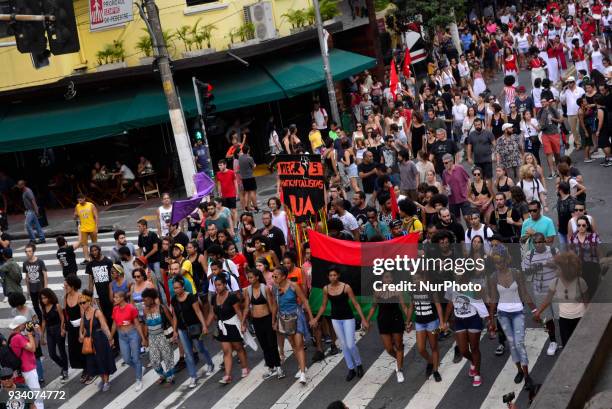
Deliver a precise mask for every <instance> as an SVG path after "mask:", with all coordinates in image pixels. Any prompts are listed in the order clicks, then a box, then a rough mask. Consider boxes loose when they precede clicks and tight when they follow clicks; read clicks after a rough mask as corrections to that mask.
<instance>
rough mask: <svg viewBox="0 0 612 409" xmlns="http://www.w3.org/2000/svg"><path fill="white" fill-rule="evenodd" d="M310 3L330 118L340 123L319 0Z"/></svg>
mask: <svg viewBox="0 0 612 409" xmlns="http://www.w3.org/2000/svg"><path fill="white" fill-rule="evenodd" d="M312 5H313V7H314V11H315V18H316V23H317V34H318V35H319V47H320V48H321V57H322V58H323V71H324V72H325V82H326V83H327V94H328V95H329V105H330V108H331V114H332V119H333V120H334V122H336V123H337V124H340V112H339V111H338V101H337V100H336V89H335V88H334V78H333V76H332V72H331V67H330V66H329V56H328V55H327V40H326V39H325V35H324V33H323V21H322V20H321V10H320V9H319V0H312Z"/></svg>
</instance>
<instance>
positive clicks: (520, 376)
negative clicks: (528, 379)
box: [514, 371, 525, 384]
mask: <svg viewBox="0 0 612 409" xmlns="http://www.w3.org/2000/svg"><path fill="white" fill-rule="evenodd" d="M523 378H525V374H524V373H523V371H518V372H517V373H516V376H515V377H514V383H516V384H519V383H521V382H523Z"/></svg>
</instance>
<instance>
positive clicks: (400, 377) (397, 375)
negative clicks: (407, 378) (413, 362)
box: [395, 370, 404, 383]
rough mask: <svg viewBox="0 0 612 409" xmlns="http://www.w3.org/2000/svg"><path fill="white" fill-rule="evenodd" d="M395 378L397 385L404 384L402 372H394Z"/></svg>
mask: <svg viewBox="0 0 612 409" xmlns="http://www.w3.org/2000/svg"><path fill="white" fill-rule="evenodd" d="M395 377H396V378H397V383H404V374H403V373H402V371H397V370H396V371H395Z"/></svg>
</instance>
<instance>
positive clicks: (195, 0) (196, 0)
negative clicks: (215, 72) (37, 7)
mask: <svg viewBox="0 0 612 409" xmlns="http://www.w3.org/2000/svg"><path fill="white" fill-rule="evenodd" d="M0 1H2V0H0ZM185 1H186V2H187V7H191V6H198V5H200V4H208V3H216V2H217V1H218V0H185Z"/></svg>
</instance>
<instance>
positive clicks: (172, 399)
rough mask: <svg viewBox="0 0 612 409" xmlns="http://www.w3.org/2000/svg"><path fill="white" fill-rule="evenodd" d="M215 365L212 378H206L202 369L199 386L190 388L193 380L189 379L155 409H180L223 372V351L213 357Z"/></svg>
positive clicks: (199, 374)
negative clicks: (218, 373)
mask: <svg viewBox="0 0 612 409" xmlns="http://www.w3.org/2000/svg"><path fill="white" fill-rule="evenodd" d="M212 361H213V364H214V365H215V370H214V371H213V373H212V374H211V375H210V376H207V377H205V378H202V377H204V376H205V375H204V373H205V370H204V367H201V368H200V369H199V370H198V372H197V374H198V379H200V378H202V379H201V381H200V382H198V385H197V386H196V387H195V388H193V389H191V388H189V384H190V383H191V378H189V377H188V378H187V379H186V380H185V381H184V382H183V383H182V384H180V385H179V386H178V387H177V388H176V389H175V390H174V391H173V392H171V393H169V394H168V396H167V397H166V399H164V400H163V401H161V402H160V403H158V404H156V405H155V409H168V408H178V407H179V406H181V405H182V404H183V403H185V401H186V400H187V399H189V397H190V396H191V395H193V394H194V393H196V392H197V391H198V390H200V388H201V387H202V386H204V385H205V384H206V382H208V381H209V380H210V379H211V378H212V377H213V376H215V375H216V373H217V372H219V371H220V370H221V368H220V366H221V363H222V362H223V351H221V352H217V354H216V355H215V356H213V357H212ZM185 370H187V369H185Z"/></svg>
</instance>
